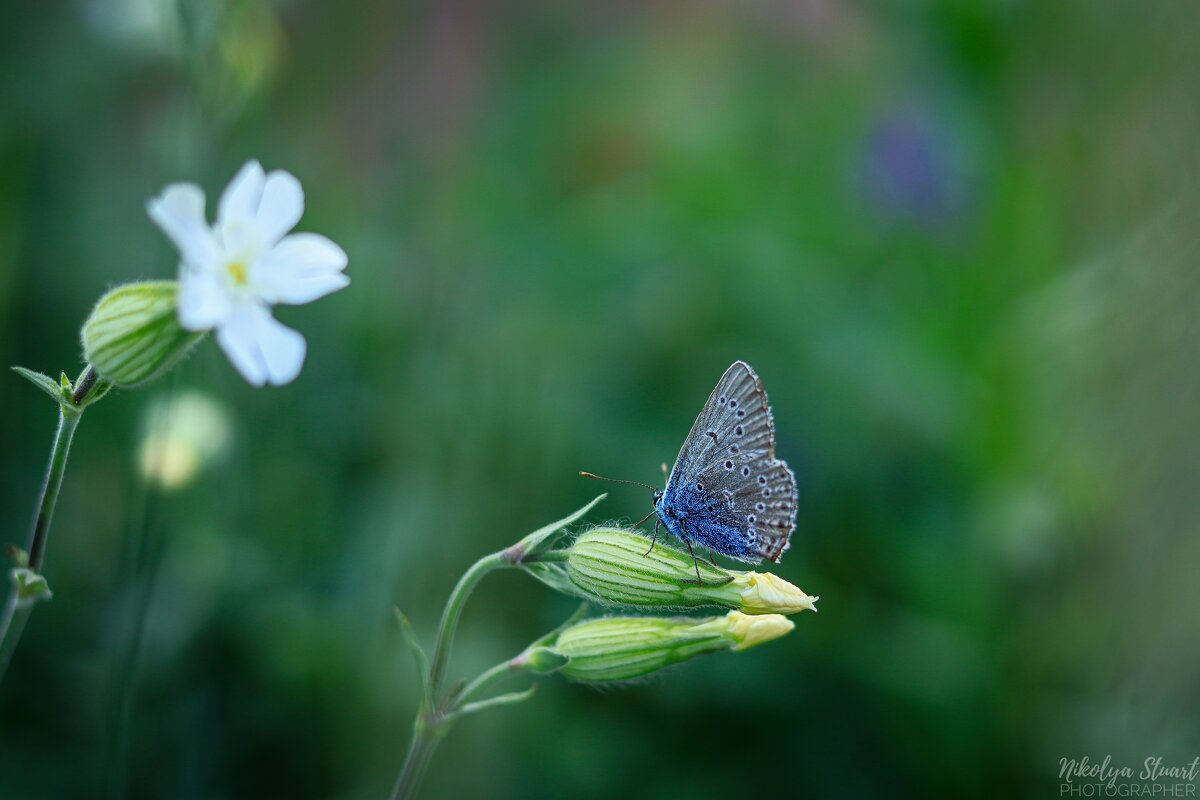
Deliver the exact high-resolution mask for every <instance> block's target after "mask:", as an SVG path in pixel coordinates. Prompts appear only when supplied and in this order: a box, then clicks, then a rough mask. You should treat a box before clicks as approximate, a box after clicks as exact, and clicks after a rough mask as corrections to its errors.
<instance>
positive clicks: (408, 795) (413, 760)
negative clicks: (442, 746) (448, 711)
mask: <svg viewBox="0 0 1200 800" xmlns="http://www.w3.org/2000/svg"><path fill="white" fill-rule="evenodd" d="M444 733H445V729H444V728H442V727H441V723H440V722H438V721H435V720H432V719H428V718H427V717H426V715H425V712H424V711H422V712H421V714H420V715H419V716H418V717H417V723H416V724H415V725H414V726H413V739H412V744H410V745H409V747H408V755H407V756H406V757H405V759H404V768H403V769H401V770H400V777H398V778H397V779H396V785H395V787H393V789H392V800H412V798H415V797H416V796H417V790H418V789H420V788H421V780H422V779H423V778H424V777H425V772H426V770H428V769H429V762H430V761H432V760H433V751H434V750H436V749H437V745H438V742H440V741H441V739H442V735H443V734H444Z"/></svg>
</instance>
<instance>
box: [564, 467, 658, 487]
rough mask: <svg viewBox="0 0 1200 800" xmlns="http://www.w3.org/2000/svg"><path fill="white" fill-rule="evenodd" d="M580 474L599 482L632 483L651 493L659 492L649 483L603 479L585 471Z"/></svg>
mask: <svg viewBox="0 0 1200 800" xmlns="http://www.w3.org/2000/svg"><path fill="white" fill-rule="evenodd" d="M579 474H580V475H582V476H583V477H585V478H595V479H596V480H598V481H610V482H612V483H632V484H633V485H634V486H641V487H643V488H646V489H649V490H650V491H652V492H657V491H658V489H656V488H654V487H653V486H651V485H650V484H648V483H642V482H641V481H627V480H622V479H621V478H605V477H603V476H600V475H593V474H592V473H590V472H583V471H580V473H579Z"/></svg>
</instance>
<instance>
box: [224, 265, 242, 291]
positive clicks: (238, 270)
mask: <svg viewBox="0 0 1200 800" xmlns="http://www.w3.org/2000/svg"><path fill="white" fill-rule="evenodd" d="M226 269H228V270H229V277H231V278H233V282H234V283H235V284H236V285H238V286H245V285H246V265H245V264H243V263H242V262H240V261H231V262H229V266H228V267H226Z"/></svg>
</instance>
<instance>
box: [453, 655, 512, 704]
mask: <svg viewBox="0 0 1200 800" xmlns="http://www.w3.org/2000/svg"><path fill="white" fill-rule="evenodd" d="M511 665H512V662H511V661H501V662H500V663H499V664H497V665H496V666H494V667H492V668H490V669H488V670H487V671H486V672H482V673H480V674H479V675H477V676H475V678H474V680H472V681H471V682H470V683H468V684H467V685H466V686H464V687H463V690H462V691H461V692H459V693H458V696H457V697H455V698H454V704H455V705H456V706H458V705H462V703H464V702H465V701H466V700H467V698H469V697H470V696H471V695H473V694H475V693H476V692H478V691H479V690H480V689H483V688H484V687H486V686H488V685H489V684H491V683H493V682H495V681H496V680H497V679H499V678H502V677H504V676H505V675H508V674H510V673H512V666H511Z"/></svg>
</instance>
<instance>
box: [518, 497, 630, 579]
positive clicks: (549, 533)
mask: <svg viewBox="0 0 1200 800" xmlns="http://www.w3.org/2000/svg"><path fill="white" fill-rule="evenodd" d="M606 497H608V495H607V494H602V495H600V496H598V497H597V498H596V499H595V500H593V501H592V502H590V503H588V504H587V505H586V506H584V507H583V508H581V509H579V510H578V511H576V512H575V513H573V514H569V515H568V516H565V517H563V518H562V519H560V520H559V521H558V522H552V523H550V524H549V525H547V526H545V527H544V528H538V529H537V530H536V531H534V532H533V533H531V534H529V535H528V536H526V537H525V538H524V539H522V540H521V541H519V542H517V543H516V544H514V545H513V546H512V547H510V548H508V549H507V550H505V551H504V554H505V559H506V560H507V561H508V562H509V563H510V564H520V563H522V562H523V561H525V560H527V559H529V558H530V557H533V556H537V555H540V554H541V553H544V552H545V551H546V550H549V549H550V547H551V546H553V544H554V543H555V542H556V541H558V538H559V537H560V536H562V535H563V534H564V533H566V528H567V526H568V525H570V524H572V523H574V522H575V521H576V520H578V519H579V518H581V517H582V516H583V515H584V514H586V513H588V512H589V511H591V510H592V509H593V508H595V506H596V504H597V503H599V502H600V501H601V500H603V499H604V498H606Z"/></svg>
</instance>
